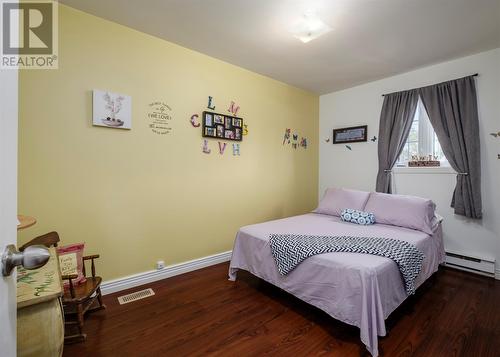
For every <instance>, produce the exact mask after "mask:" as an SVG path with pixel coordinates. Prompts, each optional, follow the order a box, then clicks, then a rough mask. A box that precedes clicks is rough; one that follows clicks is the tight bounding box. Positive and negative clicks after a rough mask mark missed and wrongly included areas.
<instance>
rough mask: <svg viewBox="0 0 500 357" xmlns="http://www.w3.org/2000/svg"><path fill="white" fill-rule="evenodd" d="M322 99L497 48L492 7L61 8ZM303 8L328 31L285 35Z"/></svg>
mask: <svg viewBox="0 0 500 357" xmlns="http://www.w3.org/2000/svg"><path fill="white" fill-rule="evenodd" d="M60 2H62V3H64V4H67V5H69V6H72V7H74V8H78V9H81V10H83V11H85V12H88V13H91V14H94V15H97V16H100V17H103V18H105V19H109V20H111V21H114V22H117V23H120V24H123V25H126V26H129V27H132V28H134V29H137V30H139V31H142V32H145V33H148V34H151V35H154V36H157V37H160V38H163V39H165V40H168V41H171V42H174V43H177V44H179V45H181V46H184V47H187V48H190V49H193V50H196V51H199V52H202V53H205V54H207V55H210V56H212V57H215V58H219V59H221V60H224V61H226V62H229V63H232V64H235V65H238V66H240V67H244V68H247V69H249V70H252V71H254V72H257V73H261V74H263V75H266V76H269V77H272V78H275V79H277V80H280V81H283V82H286V83H289V84H291V85H294V86H297V87H300V88H303V89H306V90H310V91H313V92H316V93H320V94H324V93H328V92H332V91H336V90H339V89H344V88H348V87H352V86H354V85H358V84H361V83H366V82H370V81H373V80H376V79H380V78H384V77H387V76H391V75H394V74H398V73H403V72H406V71H409V70H412V69H415V68H418V67H423V66H427V65H430V64H434V63H438V62H443V61H446V60H449V59H453V58H458V57H462V56H466V55H469V54H473V53H477V52H481V51H484V50H488V49H492V48H497V47H500V0H142V1H140V0H129V1H123V0H60ZM309 9H312V10H314V11H315V12H316V13H317V14H318V16H319V17H320V18H321V20H323V21H324V22H325V23H326V24H328V25H329V26H331V27H333V29H334V30H333V31H331V32H329V33H327V34H326V35H324V36H322V37H320V38H318V39H315V40H313V41H311V42H309V43H302V42H300V41H298V40H297V39H295V38H294V37H292V35H291V34H290V33H289V32H288V29H289V28H290V26H292V25H293V24H294V23H295V22H296V21H298V20H299V19H300V18H301V16H302V14H303V13H304V12H305V11H306V10H309Z"/></svg>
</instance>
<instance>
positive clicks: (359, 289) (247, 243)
mask: <svg viewBox="0 0 500 357" xmlns="http://www.w3.org/2000/svg"><path fill="white" fill-rule="evenodd" d="M283 233H290V234H308V235H349V236H360V237H363V236H365V237H366V236H376V237H383V238H391V239H398V240H404V241H407V242H409V243H411V244H414V245H415V246H416V247H417V248H418V249H419V250H420V251H421V252H422V253H424V255H425V258H424V260H423V263H422V270H421V272H420V274H419V275H418V277H417V279H416V280H415V286H416V287H417V288H418V286H420V285H421V284H422V283H423V282H424V281H425V280H426V279H428V278H429V277H430V276H431V275H432V274H433V273H434V272H436V271H437V270H438V267H439V265H440V264H441V263H442V262H443V261H444V248H443V239H442V227H441V221H440V220H437V221H436V222H434V223H433V226H432V232H429V233H430V234H429V233H425V232H422V231H420V230H416V229H410V228H405V227H400V226H394V225H389V224H374V225H370V226H364V225H357V224H352V223H348V222H343V221H342V220H341V219H340V218H339V217H337V216H333V215H330V214H321V213H309V214H304V215H300V216H295V217H289V218H284V219H279V220H274V221H270V222H265V223H260V224H254V225H249V226H245V227H242V228H241V229H240V230H239V231H238V233H237V235H236V239H235V242H234V248H233V253H232V258H231V262H230V267H229V279H230V280H233V281H234V280H236V278H237V272H238V270H239V269H243V270H246V271H248V272H250V273H252V274H253V275H255V276H257V277H259V278H261V279H263V280H265V281H267V282H269V283H271V284H273V285H275V286H277V287H279V288H281V289H283V290H285V291H287V292H288V293H291V294H292V295H294V296H296V297H298V298H299V299H301V300H303V301H305V302H307V303H309V304H311V305H313V306H316V307H317V308H319V309H321V310H323V311H325V312H326V313H328V314H329V315H330V316H332V317H333V318H335V319H337V320H340V321H343V322H345V323H348V324H350V325H354V326H357V327H359V329H360V337H361V341H362V342H363V343H364V344H365V345H366V348H367V349H368V351H369V352H370V353H371V354H372V355H373V356H378V336H385V335H386V329H385V320H386V319H387V317H388V316H389V315H390V314H391V313H392V312H393V311H394V310H395V309H396V308H397V307H398V306H399V305H400V304H401V303H402V302H403V301H404V300H405V299H406V298H407V297H408V294H407V293H406V291H405V288H404V284H403V279H402V276H401V273H400V271H399V269H398V267H397V265H396V263H395V262H394V261H393V260H391V259H388V258H385V257H381V256H376V255H369V254H360V253H338V252H336V253H324V254H319V255H314V256H312V257H309V258H307V259H306V260H304V261H303V262H302V263H301V264H299V265H298V266H297V267H296V268H295V269H294V270H293V271H292V272H291V273H289V274H287V275H281V274H280V273H279V272H278V270H277V268H276V262H275V260H274V258H273V255H272V253H271V249H270V246H269V236H270V234H283Z"/></svg>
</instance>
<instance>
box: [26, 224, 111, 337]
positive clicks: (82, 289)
mask: <svg viewBox="0 0 500 357" xmlns="http://www.w3.org/2000/svg"><path fill="white" fill-rule="evenodd" d="M59 241H60V239H59V234H58V233H57V232H50V233H47V234H44V235H41V236H38V237H36V238H34V239H32V240H30V241H29V242H28V243H26V244H24V245H23V246H22V247H21V248H19V250H20V251H23V250H24V249H26V248H27V247H29V246H31V245H35V244H41V245H44V246H46V247H47V248H50V247H57V244H58V243H59ZM97 258H99V255H89V256H85V257H83V275H84V276H85V277H86V279H87V280H86V282H85V283H82V284H79V285H74V284H73V281H72V280H73V279H76V278H77V277H78V275H76V274H74V275H63V276H62V279H63V280H68V281H69V289H68V290H65V291H64V296H63V297H62V305H63V310H64V324H65V326H66V327H67V329H66V330H67V332H68V331H69V330H71V328H72V327H75V326H76V328H77V331H78V332H77V333H75V334H71V335H67V334H65V336H64V342H65V343H74V342H82V341H85V339H86V338H87V335H86V334H84V333H83V322H84V315H85V313H87V312H92V311H96V310H101V309H105V308H106V306H105V305H104V304H103V303H102V295H101V281H102V279H101V277H99V276H96V273H95V263H94V259H97ZM89 260H90V261H91V266H90V269H91V274H92V276H87V273H86V269H85V263H86V262H88V261H89Z"/></svg>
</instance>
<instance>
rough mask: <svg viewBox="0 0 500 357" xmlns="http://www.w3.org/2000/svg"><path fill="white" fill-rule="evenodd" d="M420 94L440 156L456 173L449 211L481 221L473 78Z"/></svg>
mask: <svg viewBox="0 0 500 357" xmlns="http://www.w3.org/2000/svg"><path fill="white" fill-rule="evenodd" d="M419 93H420V96H421V98H422V102H423V104H424V106H425V109H426V110H427V114H428V115H429V119H430V121H431V124H432V126H433V128H434V131H435V132H436V135H437V137H438V140H439V143H440V144H441V148H442V149H443V153H444V155H445V156H446V158H447V159H448V161H449V162H450V165H451V167H453V169H454V170H455V171H457V173H458V174H457V185H456V187H455V191H454V193H453V198H452V201H451V207H453V208H454V209H455V213H456V214H459V215H462V216H466V217H470V218H481V217H482V207H481V157H480V152H479V119H478V112H477V97H476V86H475V82H474V76H469V77H465V78H460V79H457V80H453V81H449V82H444V83H439V84H436V85H433V86H429V87H424V88H420V90H419ZM377 187H378V186H377Z"/></svg>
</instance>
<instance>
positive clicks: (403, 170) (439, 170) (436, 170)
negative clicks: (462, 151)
mask: <svg viewBox="0 0 500 357" xmlns="http://www.w3.org/2000/svg"><path fill="white" fill-rule="evenodd" d="M392 171H393V172H394V173H395V174H401V175H407V174H410V175H414V174H417V175H418V174H426V175H429V174H430V175H433V174H438V175H439V174H444V175H456V172H455V170H453V169H452V168H451V167H450V166H437V167H394V168H393V169H392Z"/></svg>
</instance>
